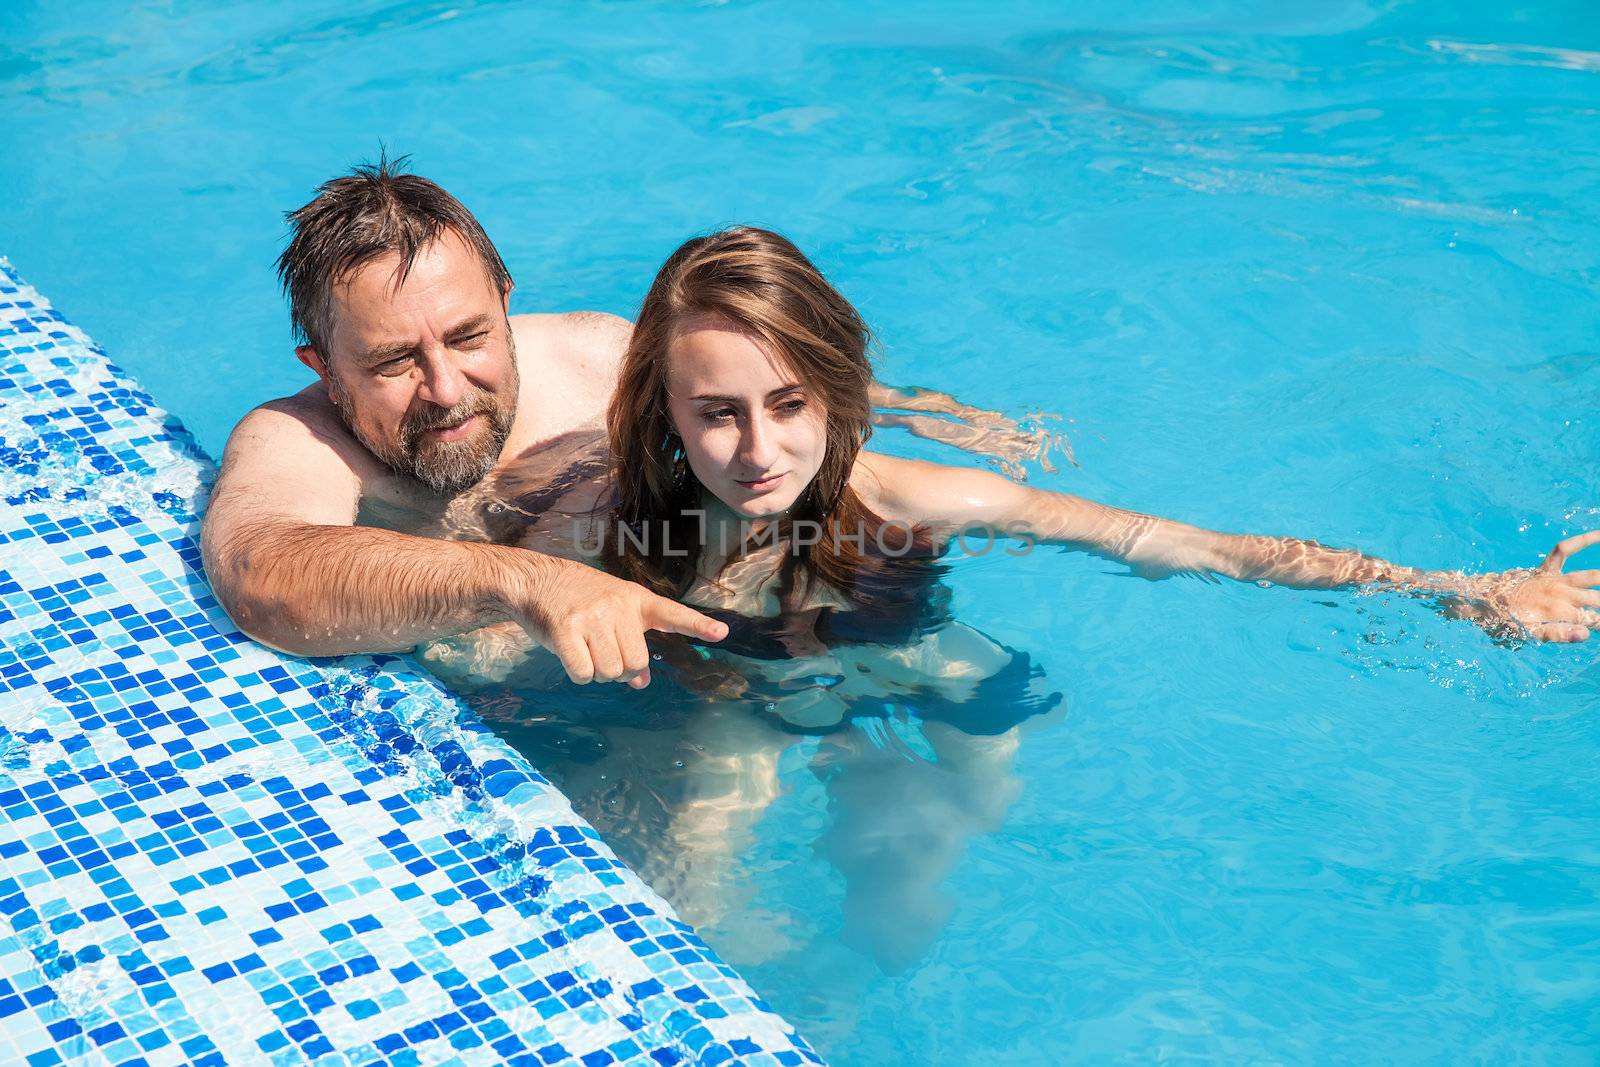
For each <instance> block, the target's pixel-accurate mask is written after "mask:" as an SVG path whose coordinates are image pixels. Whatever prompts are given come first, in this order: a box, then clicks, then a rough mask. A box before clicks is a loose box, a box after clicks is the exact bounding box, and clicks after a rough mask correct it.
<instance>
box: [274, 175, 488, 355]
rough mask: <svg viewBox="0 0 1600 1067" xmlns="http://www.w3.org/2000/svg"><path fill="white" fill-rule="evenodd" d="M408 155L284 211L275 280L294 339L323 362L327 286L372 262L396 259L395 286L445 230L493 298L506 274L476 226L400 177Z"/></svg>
mask: <svg viewBox="0 0 1600 1067" xmlns="http://www.w3.org/2000/svg"><path fill="white" fill-rule="evenodd" d="M409 159H410V157H409V156H401V157H399V158H398V159H393V160H391V159H389V158H388V156H387V154H386V153H385V154H381V155H380V156H379V157H378V162H376V163H363V164H361V165H360V166H357V167H355V168H354V169H353V170H352V171H351V172H350V173H349V174H347V175H345V176H343V177H340V178H334V179H333V180H331V181H328V182H324V183H323V184H322V186H321V187H320V188H318V189H317V195H316V196H315V197H314V198H312V200H311V202H310V203H308V204H306V205H305V206H304V207H301V208H298V209H296V210H294V211H290V212H287V213H286V214H285V216H284V217H285V218H286V219H287V220H288V222H289V228H290V231H291V237H290V239H289V246H288V247H287V248H285V249H284V250H283V254H282V255H280V256H279V257H278V281H279V282H280V283H281V284H282V286H283V291H284V293H285V295H287V296H288V298H289V318H290V320H291V322H292V323H293V325H294V332H295V338H296V340H298V341H300V342H302V343H304V344H308V345H310V346H311V347H313V348H315V349H316V350H317V351H318V352H320V353H321V354H322V357H323V358H324V359H327V358H329V356H330V353H329V351H328V349H327V341H328V338H329V335H330V334H331V333H332V329H333V287H334V286H335V285H337V284H339V283H340V282H341V281H343V280H344V279H345V278H348V277H349V276H350V275H351V274H352V273H353V272H354V271H356V270H358V269H360V268H361V267H362V266H364V265H365V264H367V263H369V262H371V261H372V260H374V259H377V258H378V257H379V256H383V255H387V254H389V253H391V252H398V253H399V255H400V263H399V265H398V267H397V268H396V272H395V277H394V282H395V284H396V285H398V284H399V283H401V282H403V281H404V280H405V278H406V275H408V274H409V273H410V272H411V267H412V264H413V263H415V262H416V258H417V254H418V253H419V252H421V251H422V250H423V249H424V248H426V247H427V246H428V245H429V244H431V243H432V242H433V241H435V240H438V239H439V237H441V236H442V235H443V234H444V233H445V232H446V231H454V232H455V233H456V235H457V236H459V237H460V238H461V239H462V240H463V241H465V242H466V243H467V247H469V248H471V249H472V250H473V251H474V252H475V253H477V256H478V259H479V260H480V261H481V262H482V263H483V269H484V271H485V273H486V274H487V275H488V278H489V281H490V282H491V283H492V284H493V285H494V287H495V291H496V292H501V293H503V292H505V291H506V289H507V288H509V287H510V285H511V273H510V271H508V270H506V265H505V261H504V260H502V259H501V258H500V253H499V252H498V251H496V250H495V247H494V244H493V243H492V242H491V241H490V240H489V235H488V234H486V233H484V232H483V227H482V226H481V225H479V224H478V220H477V219H476V218H474V217H473V215H472V212H470V211H468V210H467V209H466V208H465V207H464V206H463V205H462V203H461V201H459V200H457V199H456V198H455V197H453V196H451V195H450V194H449V193H447V192H445V191H444V190H443V189H441V188H440V187H439V186H438V185H436V184H434V183H433V182H431V181H429V180H428V179H426V178H423V177H421V176H419V175H416V174H408V173H406V172H405V168H406V165H407V163H408V161H409Z"/></svg>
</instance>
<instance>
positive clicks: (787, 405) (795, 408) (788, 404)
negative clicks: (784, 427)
mask: <svg viewBox="0 0 1600 1067" xmlns="http://www.w3.org/2000/svg"><path fill="white" fill-rule="evenodd" d="M805 409H806V402H805V401H804V400H785V401H784V402H783V403H781V404H779V405H778V410H779V411H781V412H782V413H783V414H785V415H798V414H800V413H801V412H802V411H804V410H805Z"/></svg>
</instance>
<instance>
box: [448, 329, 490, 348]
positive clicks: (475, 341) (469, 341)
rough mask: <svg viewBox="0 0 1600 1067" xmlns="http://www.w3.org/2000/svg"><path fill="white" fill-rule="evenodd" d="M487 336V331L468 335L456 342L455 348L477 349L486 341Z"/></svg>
mask: <svg viewBox="0 0 1600 1067" xmlns="http://www.w3.org/2000/svg"><path fill="white" fill-rule="evenodd" d="M488 336H489V331H488V330H479V331H478V332H477V333H474V334H468V335H467V336H466V337H463V338H461V339H460V340H459V341H457V342H456V346H457V347H459V348H477V347H478V346H479V345H481V344H483V342H484V340H485V339H487V338H488Z"/></svg>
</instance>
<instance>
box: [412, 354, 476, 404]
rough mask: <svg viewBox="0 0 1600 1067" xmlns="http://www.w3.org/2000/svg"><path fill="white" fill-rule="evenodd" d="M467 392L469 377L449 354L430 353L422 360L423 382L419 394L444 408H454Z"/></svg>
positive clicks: (418, 387)
mask: <svg viewBox="0 0 1600 1067" xmlns="http://www.w3.org/2000/svg"><path fill="white" fill-rule="evenodd" d="M466 392H467V378H466V375H464V374H462V373H461V370H460V368H459V367H457V366H456V365H455V362H454V361H453V360H451V359H450V358H449V357H448V356H441V355H429V356H428V357H427V358H426V359H424V360H423V361H422V384H420V385H419V386H417V396H419V397H421V398H422V399H423V400H426V401H427V402H428V403H430V404H436V405H438V406H439V407H442V408H453V407H455V406H456V405H457V404H459V403H460V402H461V398H462V397H463V396H465V395H466Z"/></svg>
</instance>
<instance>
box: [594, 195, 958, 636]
mask: <svg viewBox="0 0 1600 1067" xmlns="http://www.w3.org/2000/svg"><path fill="white" fill-rule="evenodd" d="M706 318H710V319H713V320H722V321H724V322H727V323H731V324H732V325H733V326H735V327H736V328H737V329H740V330H743V331H745V332H747V333H748V334H749V335H750V336H752V337H753V338H756V339H757V340H758V341H760V342H761V344H762V347H764V348H765V349H766V350H767V351H768V352H770V353H772V354H774V355H775V356H777V357H778V358H780V359H781V360H783V361H784V362H786V363H787V364H788V365H789V367H790V369H791V370H792V371H793V372H794V373H795V374H796V375H797V376H798V377H799V379H800V381H801V382H802V383H803V384H804V385H805V386H806V388H807V390H808V391H810V392H811V393H812V394H813V395H814V396H815V397H816V399H818V400H820V401H821V403H822V406H823V409H824V411H825V412H826V418H827V425H826V430H825V435H824V436H825V442H826V453H825V455H824V458H823V461H822V465H821V467H820V468H819V469H818V471H817V475H816V477H815V478H814V479H813V480H812V481H811V484H810V485H808V486H807V487H806V489H805V491H804V492H803V493H802V494H801V495H800V497H799V499H798V500H797V501H796V502H795V505H794V507H793V508H792V509H791V510H790V514H789V515H788V516H787V519H786V522H785V524H784V525H782V526H780V537H783V536H785V534H786V531H787V530H788V529H792V526H793V524H794V523H795V522H797V521H800V520H810V521H811V522H815V523H817V524H818V525H819V527H820V528H821V530H822V531H823V534H822V539H821V541H820V542H819V543H817V544H816V545H808V546H791V545H789V544H788V543H787V542H785V551H784V563H783V567H782V571H783V577H782V580H781V583H780V586H779V601H780V604H781V605H782V608H783V610H794V609H795V608H797V607H799V606H800V604H801V601H803V600H804V599H805V597H806V594H807V593H808V591H809V590H810V589H811V588H812V583H813V582H822V583H824V584H826V585H828V586H832V587H834V588H835V589H838V590H840V591H841V592H844V593H846V594H847V595H848V594H849V593H851V592H853V591H854V590H855V587H856V585H857V583H858V581H859V579H860V577H861V575H862V573H863V570H864V569H868V570H872V571H875V572H878V574H879V576H880V577H886V576H887V575H884V574H883V572H884V571H885V570H889V571H894V570H899V569H900V567H899V566H898V565H899V564H902V563H909V562H910V561H909V560H901V559H888V558H885V557H884V556H883V555H882V554H876V555H873V550H874V548H875V545H876V535H877V533H878V530H879V529H880V528H881V527H882V526H883V522H882V520H881V519H880V518H879V517H878V516H876V515H874V514H872V513H871V512H870V511H869V510H868V509H867V508H866V507H865V506H864V505H863V504H862V503H861V501H860V500H859V499H858V498H857V496H856V494H855V492H854V491H853V490H852V489H851V488H850V473H851V470H852V468H853V467H854V466H855V460H856V456H857V454H859V453H860V451H861V448H862V446H863V445H864V444H865V443H866V441H867V438H868V437H869V436H870V435H871V432H872V423H871V415H872V409H871V404H870V402H869V401H868V399H867V388H868V385H869V384H870V383H871V381H872V367H871V364H870V363H869V361H868V359H867V346H868V343H869V341H870V333H869V332H868V329H867V325H866V323H865V322H863V321H862V319H861V316H860V314H858V313H857V312H856V309H855V308H854V307H852V306H851V305H850V302H849V301H848V300H846V299H845V298H844V297H843V296H842V295H840V293H839V291H838V290H837V289H835V288H834V287H833V286H832V285H830V284H829V283H828V281H827V279H825V278H824V277H823V276H822V273H821V272H820V271H818V270H817V268H816V267H815V266H813V265H812V263H811V261H810V260H808V259H806V257H805V255H804V254H803V253H801V251H800V250H799V249H798V248H796V247H795V246H794V245H793V244H792V243H790V242H789V241H788V240H787V239H785V238H784V237H781V236H779V235H778V234H776V233H773V232H771V231H770V230H763V229H758V228H756V227H753V226H738V227H734V228H732V229H727V230H722V231H719V232H717V233H713V234H710V235H709V236H706V237H696V238H694V239H693V240H690V241H688V242H686V243H685V244H683V245H682V246H681V247H680V248H679V249H678V250H677V251H676V252H674V253H672V255H671V256H670V257H668V259H667V261H666V263H665V264H663V265H662V267H661V270H660V272H659V273H657V274H656V278H655V282H654V283H653V284H652V285H651V286H650V292H649V293H648V294H647V295H646V296H645V299H644V304H643V305H642V306H641V307H640V309H639V317H638V321H637V323H636V324H635V325H634V328H633V338H632V340H631V341H630V342H629V345H628V350H627V353H626V355H624V357H623V361H622V373H621V378H620V380H619V381H618V383H617V391H616V394H615V396H614V397H613V398H612V401H611V407H610V410H609V411H608V413H607V428H608V430H609V431H610V438H611V455H612V462H613V472H612V473H613V478H614V482H613V484H614V485H615V487H616V492H617V504H616V512H615V518H616V523H617V524H620V525H622V526H626V527H628V528H630V529H632V530H635V531H638V532H639V534H640V536H638V537H637V538H629V537H625V536H622V535H621V531H620V529H618V528H616V525H615V524H614V528H613V529H612V530H610V531H608V536H607V537H606V539H605V555H606V558H607V560H608V562H609V564H610V565H611V567H612V569H613V570H615V571H617V572H618V573H620V574H621V575H622V576H624V577H626V578H629V579H631V580H633V581H636V582H639V583H640V584H642V585H644V586H646V587H647V588H650V589H653V590H655V591H656V592H658V593H660V594H662V595H664V596H672V597H679V596H682V595H683V594H684V593H685V592H687V590H688V589H689V586H690V584H691V583H692V582H693V581H694V577H695V575H696V573H697V570H698V563H699V559H700V550H701V547H702V546H701V544H700V527H699V525H698V523H697V522H696V521H692V519H691V517H690V516H688V515H686V514H685V512H690V511H693V510H694V509H696V508H698V507H700V504H701V494H702V487H701V485H700V483H699V480H698V479H696V478H695V476H694V474H693V472H691V471H690V469H689V463H688V459H687V457H686V456H685V454H684V451H683V442H682V440H681V439H680V438H679V437H678V435H677V433H676V431H675V429H674V428H673V425H672V418H671V416H670V414H669V413H668V409H667V374H668V349H669V347H670V345H671V343H672V339H673V336H674V334H675V333H676V332H677V331H679V330H681V329H683V328H684V326H685V324H686V323H688V322H690V321H692V320H702V319H706ZM863 534H864V535H865V538H864V542H865V543H864V544H863V539H862V536H861V535H863ZM905 536H906V535H905V533H904V531H886V532H885V535H884V537H883V540H884V542H885V543H886V544H889V545H893V546H895V548H898V546H899V545H900V544H901V543H902V542H903V541H904V540H905ZM869 556H872V558H871V562H868V558H869ZM923 562H926V557H925V555H924V558H923ZM864 565H865V566H864ZM924 573H926V571H925V569H924ZM873 584H877V583H873Z"/></svg>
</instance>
